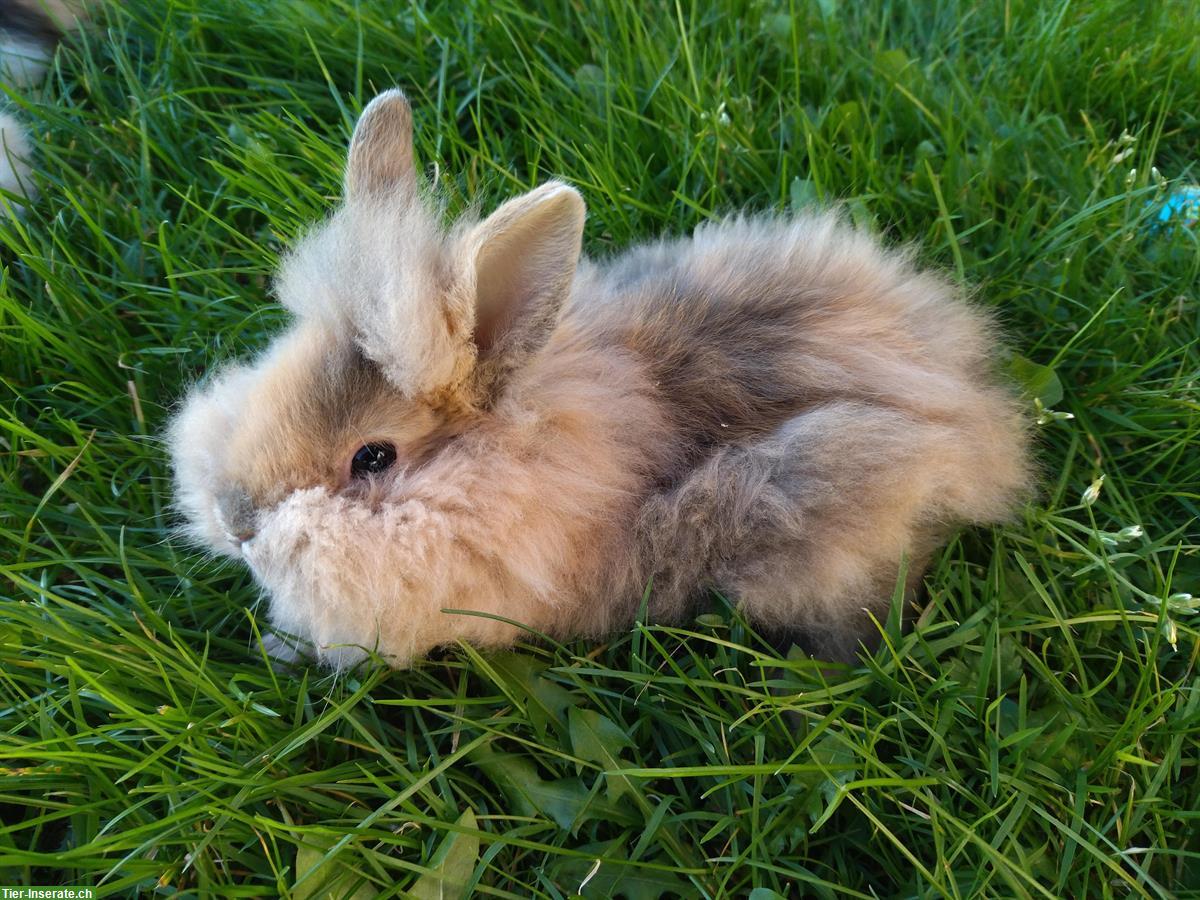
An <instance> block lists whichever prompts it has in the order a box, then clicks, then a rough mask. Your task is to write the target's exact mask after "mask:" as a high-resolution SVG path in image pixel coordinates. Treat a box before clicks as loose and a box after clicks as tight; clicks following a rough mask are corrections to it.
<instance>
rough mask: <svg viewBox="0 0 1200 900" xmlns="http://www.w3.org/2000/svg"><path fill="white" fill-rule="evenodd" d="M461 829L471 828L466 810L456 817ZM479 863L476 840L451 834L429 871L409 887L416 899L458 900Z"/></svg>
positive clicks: (470, 815) (472, 817) (471, 817)
mask: <svg viewBox="0 0 1200 900" xmlns="http://www.w3.org/2000/svg"><path fill="white" fill-rule="evenodd" d="M456 824H458V825H461V826H462V827H463V828H475V827H476V825H475V813H474V812H472V811H471V810H470V809H468V810H467V811H466V812H464V813H463V814H462V815H461V816H459V817H458V822H457V823H456ZM478 860H479V838H478V837H477V836H475V835H473V834H460V833H459V832H451V833H450V834H448V835H447V836H446V839H445V840H444V841H442V845H441V847H439V848H438V852H437V853H436V854H434V857H433V860H432V861H431V863H430V869H432V870H433V871H431V872H429V873H428V874H427V875H422V876H421V877H420V878H418V879H417V881H416V883H415V884H414V885H413V886H412V887H411V888H409V890H408V893H409V895H410V896H412V897H415V898H417V900H458V898H459V897H465V896H467V886H468V885H469V884H470V883H471V875H472V874H474V872H475V863H476V862H477V861H478Z"/></svg>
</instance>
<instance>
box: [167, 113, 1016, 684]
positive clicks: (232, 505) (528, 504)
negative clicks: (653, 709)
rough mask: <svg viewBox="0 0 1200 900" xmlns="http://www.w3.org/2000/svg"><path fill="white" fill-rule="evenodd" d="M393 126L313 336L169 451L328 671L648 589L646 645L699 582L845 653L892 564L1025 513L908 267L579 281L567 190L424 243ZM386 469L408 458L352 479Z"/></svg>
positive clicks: (335, 233) (996, 424) (183, 423)
mask: <svg viewBox="0 0 1200 900" xmlns="http://www.w3.org/2000/svg"><path fill="white" fill-rule="evenodd" d="M392 96H393V99H392V100H391V101H388V102H390V103H393V104H396V103H402V102H403V101H402V100H396V99H394V97H395V95H392ZM379 104H381V101H376V104H373V106H372V108H376V107H377V105H379ZM401 113H403V115H404V116H407V106H406V105H404V106H403V107H397V106H392V107H391V108H390V109H388V108H386V107H384V108H383V110H382V112H381V111H380V110H379V109H376V113H375V120H374V122H373V121H372V119H371V118H370V116H371V111H370V110H368V112H367V113H365V114H364V120H363V122H362V123H360V125H359V129H358V130H357V131H356V135H355V142H354V144H352V148H351V158H350V170H349V172H348V176H347V180H348V193H349V195H350V198H349V199H348V201H347V205H346V208H345V209H344V210H343V211H342V212H341V213H339V216H338V217H335V219H334V220H333V221H332V222H331V223H330V224H328V225H327V226H325V228H324V229H323V230H322V231H320V232H318V233H316V234H315V235H314V236H312V237H310V238H309V239H308V240H307V241H306V242H305V243H304V244H302V245H301V247H300V248H299V249H298V250H297V251H295V253H294V254H293V256H292V258H291V260H290V261H289V262H288V263H287V264H286V265H285V267H284V270H283V273H282V275H281V278H280V283H279V287H280V293H281V296H282V298H283V300H284V302H285V303H287V304H288V305H289V306H290V307H291V308H292V309H293V310H294V311H296V312H297V314H298V317H299V321H298V323H297V324H296V325H295V326H294V327H293V329H292V331H291V332H290V333H289V334H288V335H287V336H285V337H284V338H282V339H281V340H280V341H278V342H277V344H276V346H275V348H274V349H273V350H272V351H271V352H270V353H269V354H268V355H267V356H266V357H264V359H263V360H262V361H260V362H259V363H258V364H257V365H256V366H255V367H254V368H240V369H233V370H231V371H230V372H228V373H227V374H226V375H225V376H224V377H223V378H221V379H219V380H218V381H217V382H216V383H215V384H214V385H212V386H210V387H209V388H208V389H206V390H205V391H204V392H202V393H200V394H197V395H196V396H194V397H193V398H192V399H191V401H190V402H189V404H188V406H187V407H186V408H185V409H184V411H183V413H182V414H181V415H180V416H179V417H178V418H177V420H176V423H175V426H174V434H173V439H174V452H175V460H176V473H177V483H178V486H179V500H180V505H181V506H182V508H183V509H184V511H185V512H186V513H187V514H188V516H189V519H190V525H191V528H192V531H193V534H195V535H197V536H198V537H200V538H201V539H202V540H204V541H205V542H206V543H208V544H210V545H211V546H213V547H215V548H217V549H223V550H226V551H231V552H236V553H239V554H240V555H241V556H243V557H244V558H245V559H246V561H247V562H248V563H249V564H250V565H251V567H252V568H253V570H254V572H255V574H256V576H257V577H258V579H259V580H260V582H261V583H262V584H263V585H264V586H265V587H266V589H267V591H268V593H269V595H270V603H271V618H272V621H273V622H274V624H275V626H276V628H278V629H279V630H280V631H281V632H284V633H289V634H292V635H295V636H297V637H299V638H301V639H303V640H306V641H311V642H312V644H313V645H314V648H315V652H316V654H317V655H318V656H319V657H320V658H321V659H323V660H325V661H328V662H331V663H333V664H335V665H342V664H346V663H349V662H353V661H355V660H357V659H359V658H361V657H362V655H363V653H364V649H363V648H366V649H368V650H372V649H373V650H377V651H378V652H380V653H381V654H383V655H384V656H385V657H386V658H388V659H389V660H390V661H391V662H392V663H394V664H396V665H406V664H408V663H409V662H411V661H412V660H414V659H416V658H419V657H420V656H421V655H423V654H425V653H426V652H428V651H429V650H431V649H433V648H434V647H437V646H439V645H443V644H447V643H451V642H453V641H455V640H467V641H470V642H472V643H475V644H477V645H484V646H502V645H506V644H511V643H512V642H513V641H514V640H516V639H518V638H519V637H521V636H522V635H523V634H524V633H525V632H524V630H523V629H522V628H521V627H520V626H522V625H523V626H527V627H528V628H531V629H533V630H535V631H540V632H543V633H546V634H550V635H552V636H556V637H561V638H566V637H572V636H585V635H586V636H598V635H602V634H604V633H606V632H610V631H612V630H613V629H616V628H620V627H623V626H627V625H628V624H629V623H630V622H631V621H632V619H633V616H634V614H635V611H636V609H637V607H638V604H639V602H640V601H641V598H642V596H643V593H644V591H645V589H646V586H647V584H651V585H652V586H651V590H650V594H649V601H648V609H649V614H650V616H651V617H652V618H654V619H656V620H677V619H679V618H680V617H682V616H684V615H686V613H687V612H688V610H689V608H690V606H689V601H692V600H694V599H697V598H700V597H702V596H703V593H704V591H705V590H706V589H707V588H708V587H709V586H715V587H717V588H719V589H722V590H724V591H726V592H727V593H728V594H729V595H730V596H732V597H733V598H734V599H736V600H738V601H739V602H741V603H742V604H744V606H745V608H746V610H747V613H748V615H749V616H750V617H751V618H752V619H753V620H754V621H756V622H759V623H761V624H764V625H766V626H768V627H770V628H783V629H789V630H795V631H800V632H804V633H805V634H807V635H808V636H809V638H810V639H812V641H813V643H814V644H815V645H816V646H817V648H818V649H820V650H821V651H822V652H823V653H825V654H826V655H830V656H836V657H846V656H848V655H849V654H851V653H852V652H853V650H854V648H855V647H856V645H857V643H858V641H859V639H861V638H864V637H866V636H868V635H869V634H870V633H871V632H872V631H873V627H872V626H871V625H870V622H869V618H868V617H867V615H866V613H865V612H864V609H866V610H870V611H871V612H874V613H875V614H877V615H883V614H884V613H885V611H886V604H887V601H888V599H889V598H890V597H891V595H892V593H893V589H894V586H895V583H896V581H897V577H898V574H899V572H900V567H901V560H902V559H903V558H908V560H909V562H910V570H909V571H910V572H911V573H912V576H911V577H910V581H913V580H915V578H916V577H917V576H919V574H920V571H921V568H922V567H923V564H924V562H925V560H926V559H927V557H928V555H929V553H930V552H931V551H932V550H933V549H934V548H935V547H936V546H937V544H938V542H939V540H940V539H941V538H942V537H943V536H944V533H945V531H946V529H947V528H948V527H951V526H953V525H955V524H958V523H964V522H992V521H997V520H999V519H1001V518H1003V517H1004V516H1005V515H1007V514H1008V513H1009V512H1010V510H1011V508H1012V503H1013V499H1014V497H1015V496H1016V495H1017V494H1018V493H1019V491H1020V490H1021V488H1022V487H1023V486H1024V484H1025V481H1026V464H1025V436H1024V431H1023V429H1022V427H1021V426H1020V424H1019V417H1018V415H1017V412H1016V409H1015V406H1014V402H1013V400H1012V398H1011V396H1010V395H1009V394H1008V393H1007V392H1006V391H1005V390H1003V389H1002V388H1000V387H998V386H996V384H995V382H994V381H993V380H992V377H991V376H990V374H989V367H990V358H989V355H990V354H991V352H992V349H993V348H992V342H991V338H990V335H989V329H988V327H987V323H986V320H985V319H984V318H983V317H982V316H981V315H980V314H979V313H977V312H975V311H973V310H972V309H971V308H970V307H968V306H967V305H966V304H965V303H963V302H962V301H961V300H960V299H958V298H957V297H956V296H955V294H954V292H953V290H952V289H951V288H950V287H949V286H948V285H946V284H945V283H944V282H943V281H941V280H939V279H937V278H934V277H932V276H929V275H926V274H921V273H919V272H917V271H916V270H915V269H914V268H913V266H912V264H911V262H910V261H909V260H908V258H907V257H905V256H904V255H901V254H897V253H894V252H888V251H885V250H883V249H881V248H880V247H879V246H878V244H876V243H875V242H874V241H873V240H871V239H870V238H868V237H866V236H864V235H862V234H861V233H858V232H855V231H853V230H851V229H849V228H847V227H845V226H843V225H841V224H839V223H838V221H837V220H836V218H835V217H833V216H830V215H820V216H814V217H810V218H801V219H797V220H785V219H775V218H764V219H759V220H745V219H738V220H732V221H728V222H724V223H721V224H713V225H708V226H704V227H702V228H701V229H700V230H699V231H698V232H697V234H696V235H695V236H694V237H693V238H691V239H682V240H675V241H668V242H664V243H660V244H655V245H648V246H644V247H640V248H636V249H634V250H631V251H629V252H628V253H626V254H624V255H621V256H619V257H617V258H616V259H614V260H612V261H611V262H608V263H605V264H601V265H592V264H589V263H586V262H584V263H581V264H580V265H579V267H578V270H577V271H576V266H575V263H576V258H577V254H578V233H579V228H580V227H581V224H582V204H581V203H579V201H578V197H577V195H575V194H574V192H573V191H570V189H568V188H565V187H563V186H561V185H548V186H545V187H543V188H541V189H539V191H535V192H534V193H532V194H530V195H527V196H526V197H525V198H521V199H519V200H517V201H512V203H511V204H508V205H506V206H505V207H503V208H502V209H501V210H500V211H499V212H497V213H496V214H495V215H494V216H493V217H491V218H489V219H488V220H487V221H485V222H484V223H482V224H480V225H477V226H474V227H473V228H467V229H459V230H456V231H453V232H450V233H449V234H446V233H443V232H441V231H440V229H439V228H438V226H437V225H436V223H435V222H434V220H433V219H432V217H431V216H430V214H429V213H428V212H427V211H426V210H425V207H424V206H423V205H421V203H420V201H419V199H417V198H416V194H415V192H414V191H413V190H412V189H411V186H410V185H409V184H408V182H407V179H408V178H409V169H410V167H411V153H410V150H409V155H408V156H407V159H406V160H405V159H401V160H400V161H399V162H397V161H396V160H395V159H393V158H392V157H391V156H389V155H388V154H387V153H385V152H384V148H386V147H387V146H388V145H387V144H386V143H385V142H384V139H383V138H381V137H380V135H388V136H389V139H390V136H391V135H393V134H395V133H396V132H399V131H403V128H404V122H397V121H396V120H395V116H397V115H399V114H401ZM385 114H387V115H391V116H392V118H391V119H388V118H381V116H384V115H385ZM384 126H386V127H384ZM356 153H357V154H358V155H357V156H356ZM401 155H402V156H403V154H401ZM406 163H407V165H406ZM356 195H357V199H356ZM397 198H399V199H397ZM381 236H383V237H381ZM380 242H382V244H381V243H380ZM397 242H398V244H397ZM397 256H399V257H401V258H402V259H403V262H404V264H403V265H400V264H398V263H397V261H396V258H397ZM464 256H465V257H467V258H468V259H471V260H473V261H474V262H473V266H472V267H471V268H470V270H469V274H468V275H467V276H465V277H464V276H462V275H461V274H459V272H458V269H461V266H462V264H461V262H459V260H461V259H462V258H463V257H464ZM333 298H340V299H333ZM428 298H434V299H435V300H436V302H434V301H433V300H430V299H428ZM439 298H440V299H439ZM397 347H399V348H400V350H397V349H396V348H397ZM381 435H382V436H383V437H385V438H386V443H384V444H381V443H379V441H378V440H376V441H375V442H374V443H373V442H372V441H373V439H379V438H380V436H381ZM360 445H361V449H360V450H359V453H358V454H356V455H355V456H354V462H353V463H350V464H349V468H347V463H345V462H344V460H346V459H347V458H348V456H349V454H350V453H352V452H353V451H354V448H355V447H359V446H360ZM380 446H385V447H388V448H392V449H393V450H394V451H395V455H396V456H397V458H398V462H397V463H396V464H395V465H392V466H390V467H389V468H387V469H386V470H384V471H382V472H380V473H377V472H375V471H374V470H373V469H371V470H369V471H367V472H366V474H362V472H359V470H358V469H356V468H355V466H359V465H360V463H362V460H364V459H365V460H367V462H368V463H369V462H370V454H367V456H362V452H363V451H368V450H370V449H371V448H377V447H380ZM240 463H243V464H244V465H239V464H240ZM363 465H367V464H366V463H363ZM356 472H359V474H355V473H356ZM446 610H460V611H462V612H446ZM471 613H476V614H474V615H473V614H471ZM277 649H278V651H279V652H281V653H286V652H287V649H286V647H284V646H282V645H281V646H280V647H279V648H277Z"/></svg>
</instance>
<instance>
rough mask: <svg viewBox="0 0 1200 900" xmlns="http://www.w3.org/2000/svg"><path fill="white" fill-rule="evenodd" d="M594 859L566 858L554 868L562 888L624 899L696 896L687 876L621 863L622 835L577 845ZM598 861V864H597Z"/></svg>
mask: <svg viewBox="0 0 1200 900" xmlns="http://www.w3.org/2000/svg"><path fill="white" fill-rule="evenodd" d="M578 849H579V850H580V851H582V852H584V853H589V854H591V855H592V858H591V859H578V858H574V859H567V860H564V861H563V862H562V863H560V864H559V865H557V866H555V867H554V869H553V872H554V880H555V882H556V883H557V884H558V886H559V888H561V889H562V890H563V891H565V892H567V893H569V894H572V893H573V894H575V895H576V896H581V897H585V898H589V900H591V898H605V900H607V898H610V897H624V898H625V900H660V898H662V897H663V896H664V895H665V896H667V897H693V896H696V889H695V887H694V886H693V885H692V884H691V882H689V881H688V880H687V879H686V878H684V877H683V876H680V875H676V874H675V873H674V872H669V871H665V870H663V869H650V868H645V867H643V866H637V865H621V864H620V863H619V862H617V861H618V860H624V859H625V858H626V852H625V845H624V843H623V842H622V841H621V839H620V838H618V839H616V840H613V841H609V842H607V843H601V844H591V845H586V846H583V847H580V848H578ZM597 861H599V865H598V866H597Z"/></svg>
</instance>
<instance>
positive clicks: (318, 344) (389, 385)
mask: <svg viewBox="0 0 1200 900" xmlns="http://www.w3.org/2000/svg"><path fill="white" fill-rule="evenodd" d="M583 219H584V205H583V201H582V199H581V198H580V196H579V194H578V193H577V192H576V191H575V190H573V189H572V188H570V187H568V186H566V185H564V184H561V183H557V182H550V183H547V184H544V185H542V186H541V187H539V188H537V189H536V190H533V191H531V192H530V193H528V194H525V195H524V196H521V197H518V198H516V199H514V200H511V201H509V202H507V203H505V204H504V205H502V206H501V207H500V208H499V209H498V210H496V212H494V213H493V214H492V215H491V216H489V217H487V218H486V219H484V220H483V221H481V222H472V223H460V224H458V225H456V226H454V227H452V228H449V229H447V228H444V227H443V226H442V224H441V222H440V221H439V219H438V217H437V215H436V214H435V213H434V212H433V211H432V210H431V206H430V205H429V204H427V203H426V202H425V200H424V198H423V197H422V195H421V192H420V191H419V189H418V183H417V177H416V172H415V169H414V166H413V150H412V115H411V111H410V108H409V105H408V102H407V100H405V98H404V96H403V95H402V94H401V93H400V92H399V91H388V92H386V93H384V94H381V95H380V96H379V97H377V98H376V99H375V100H373V101H372V102H371V103H370V104H369V105H368V106H367V108H366V109H365V110H364V112H363V114H362V117H361V118H360V120H359V122H358V125H357V126H356V128H355V130H354V135H353V138H352V139H351V142H350V149H349V155H348V160H347V164H346V176H345V200H344V202H343V205H342V206H341V208H340V209H338V210H337V212H335V213H334V215H333V216H332V217H331V218H330V219H329V220H328V221H327V222H326V223H325V224H323V225H322V226H320V227H319V228H317V229H316V230H315V231H314V232H313V233H311V234H310V235H308V236H307V237H306V238H304V239H303V240H302V241H301V242H300V243H299V244H298V246H296V247H295V248H294V249H293V250H292V252H291V253H290V254H289V255H288V256H287V258H286V259H285V260H284V262H283V265H282V267H281V270H280V272H279V275H278V278H277V281H276V291H277V294H278V297H279V299H280V301H281V302H282V303H283V305H284V306H285V307H286V308H287V309H289V310H290V311H291V312H292V314H293V320H292V323H291V325H290V327H289V328H288V329H287V330H286V331H285V332H284V333H283V334H281V335H279V336H278V337H277V338H276V339H275V340H274V341H273V342H272V343H271V345H270V346H269V347H268V348H267V349H266V351H265V352H264V353H262V355H261V356H259V357H258V358H257V359H255V360H253V361H252V362H249V363H243V364H233V365H230V366H228V367H226V368H224V369H223V370H221V371H220V372H218V373H216V374H215V375H214V376H213V377H211V378H209V379H208V380H207V382H206V383H205V384H203V385H202V386H199V387H197V388H196V389H195V390H193V392H192V393H191V394H190V395H189V396H188V398H187V399H186V401H185V402H184V404H183V406H182V408H181V410H180V411H179V412H178V414H177V415H176V416H175V418H174V420H173V422H172V424H171V429H170V434H169V442H170V447H171V453H172V457H173V462H174V472H175V482H176V498H177V503H178V505H179V507H180V509H181V511H182V513H183V515H184V517H185V518H186V521H187V531H188V532H189V534H190V535H191V536H192V537H193V538H195V539H197V540H199V541H200V542H201V543H203V544H205V545H207V546H208V547H209V548H210V549H212V550H214V551H216V552H218V553H222V554H227V555H232V556H238V555H241V554H242V552H243V545H244V544H245V543H246V542H248V541H250V540H251V539H252V538H253V537H254V536H255V535H256V534H258V533H261V532H262V531H263V529H264V526H265V525H269V524H270V520H271V517H272V516H273V515H276V514H277V510H279V509H280V508H281V507H282V506H285V505H287V504H286V503H285V501H287V500H288V499H289V498H290V497H293V496H294V495H296V494H297V493H298V492H303V491H307V490H309V489H314V488H315V489H320V490H322V491H323V492H324V493H326V494H328V495H331V496H335V497H338V498H342V499H343V500H344V503H346V504H350V505H351V506H353V507H354V508H355V509H356V510H357V511H358V512H357V513H356V515H360V516H367V517H368V518H369V516H370V515H371V511H372V510H373V509H378V508H379V507H380V505H381V504H384V503H386V499H387V497H388V496H389V493H390V492H391V491H392V489H393V488H394V485H395V482H396V480H397V479H399V478H402V477H403V475H404V473H405V472H409V471H412V470H413V469H416V468H419V467H420V466H422V465H423V464H424V463H426V462H428V461H429V460H430V459H431V458H432V457H434V456H436V455H437V454H438V453H439V452H440V451H441V449H442V448H443V447H445V446H446V445H447V444H448V443H450V442H453V440H454V439H455V436H456V435H459V434H461V433H462V432H464V431H465V430H468V429H470V428H473V427H477V425H478V423H479V422H480V421H481V420H482V419H486V417H487V416H489V415H491V414H492V413H491V408H492V405H493V403H494V402H495V400H496V399H497V398H498V397H499V396H500V395H501V394H502V393H503V392H504V390H505V387H506V385H507V384H508V383H509V379H510V378H511V376H512V375H513V373H514V372H517V371H518V370H519V369H520V367H521V366H522V365H523V364H524V362H525V361H527V360H528V359H529V358H531V357H532V356H533V355H535V354H537V353H538V351H539V350H540V349H541V348H542V347H543V345H544V344H545V342H546V341H547V339H548V338H549V336H550V333H551V332H552V331H553V329H554V328H555V326H556V324H557V322H558V317H559V312H560V310H561V308H562V305H563V302H564V301H565V299H566V297H567V295H568V293H569V291H570V286H571V282H572V279H573V277H574V273H575V267H576V263H577V261H578V257H579V249H580V239H581V234H582V228H583Z"/></svg>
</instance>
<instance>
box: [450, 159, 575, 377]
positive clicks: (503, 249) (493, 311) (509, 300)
mask: <svg viewBox="0 0 1200 900" xmlns="http://www.w3.org/2000/svg"><path fill="white" fill-rule="evenodd" d="M584 214H585V207H584V203H583V198H582V197H580V196H579V192H578V191H576V190H575V189H574V188H571V187H568V186H567V185H565V184H562V183H561V182H557V181H551V182H548V183H546V184H543V185H542V186H541V187H539V188H536V189H535V190H533V191H530V192H529V193H528V194H525V195H524V196H522V197H517V198H516V199H514V200H510V201H508V202H507V203H505V204H504V205H503V206H501V207H500V208H499V209H498V210H496V211H495V212H494V213H492V215H490V216H488V218H487V219H485V220H484V221H483V222H481V223H480V224H479V225H477V226H476V227H475V229H474V231H473V232H472V233H471V235H470V238H469V241H468V246H469V252H470V254H471V258H472V259H473V262H474V274H475V317H474V318H475V346H476V348H477V350H478V360H479V367H480V373H479V374H480V375H481V380H483V381H484V382H485V383H488V382H490V385H488V386H490V387H492V388H494V387H496V386H498V383H499V382H500V381H502V380H503V376H504V375H505V374H507V373H508V372H510V371H512V370H513V369H515V368H516V367H517V366H519V365H520V364H521V363H522V362H523V361H524V360H525V359H527V358H528V357H529V356H531V355H532V354H534V353H536V352H537V351H538V350H540V349H541V348H542V346H543V345H544V344H545V343H546V340H547V339H548V338H549V337H550V332H552V331H553V330H554V327H555V325H557V324H558V317H559V312H560V311H561V310H562V306H563V302H564V301H565V300H566V299H567V295H568V294H569V293H570V290H571V282H572V280H573V279H574V277H575V265H576V263H578V261H579V250H580V242H581V241H582V238H583V219H584Z"/></svg>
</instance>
